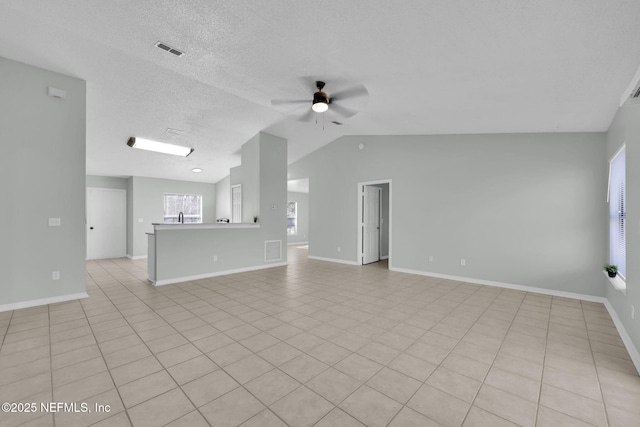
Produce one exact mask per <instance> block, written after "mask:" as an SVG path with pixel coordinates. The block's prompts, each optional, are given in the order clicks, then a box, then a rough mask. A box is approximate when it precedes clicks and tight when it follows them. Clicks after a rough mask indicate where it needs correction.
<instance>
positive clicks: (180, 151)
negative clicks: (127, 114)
mask: <svg viewBox="0 0 640 427" xmlns="http://www.w3.org/2000/svg"><path fill="white" fill-rule="evenodd" d="M127 145H128V146H129V147H133V148H139V149H141V150H149V151H155V152H158V153H165V154H173V155H174V156H183V157H187V156H188V155H189V154H191V153H193V148H189V147H183V146H181V145H173V144H166V143H164V142H158V141H152V140H150V139H143V138H135V137H131V138H129V141H127Z"/></svg>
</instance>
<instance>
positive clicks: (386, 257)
mask: <svg viewBox="0 0 640 427" xmlns="http://www.w3.org/2000/svg"><path fill="white" fill-rule="evenodd" d="M380 259H389V255H383V256H381V257H380Z"/></svg>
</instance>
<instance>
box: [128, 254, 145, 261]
mask: <svg viewBox="0 0 640 427" xmlns="http://www.w3.org/2000/svg"><path fill="white" fill-rule="evenodd" d="M127 258H129V259H130V260H134V259H146V258H147V256H146V255H136V256H133V255H129V254H127Z"/></svg>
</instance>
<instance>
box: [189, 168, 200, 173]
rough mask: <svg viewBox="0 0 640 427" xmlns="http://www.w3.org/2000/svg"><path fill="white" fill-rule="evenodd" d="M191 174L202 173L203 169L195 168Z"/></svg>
mask: <svg viewBox="0 0 640 427" xmlns="http://www.w3.org/2000/svg"><path fill="white" fill-rule="evenodd" d="M191 172H195V173H199V172H202V169H200V168H193V169H191Z"/></svg>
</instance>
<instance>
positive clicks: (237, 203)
mask: <svg viewBox="0 0 640 427" xmlns="http://www.w3.org/2000/svg"><path fill="white" fill-rule="evenodd" d="M231 222H233V223H241V222H242V184H236V185H232V186H231Z"/></svg>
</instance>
